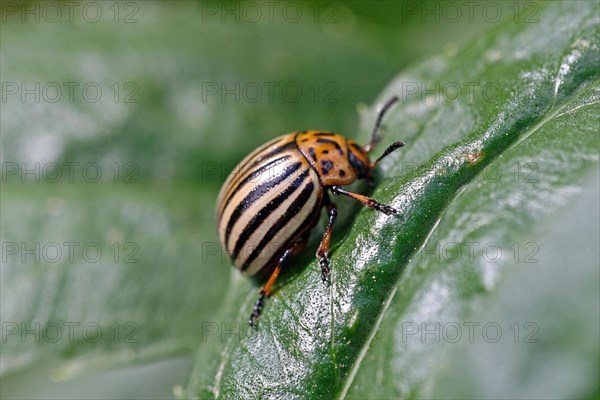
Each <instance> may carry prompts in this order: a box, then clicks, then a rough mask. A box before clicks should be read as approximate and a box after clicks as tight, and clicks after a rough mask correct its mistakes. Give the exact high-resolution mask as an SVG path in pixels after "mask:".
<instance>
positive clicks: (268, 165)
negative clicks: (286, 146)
mask: <svg viewBox="0 0 600 400" xmlns="http://www.w3.org/2000/svg"><path fill="white" fill-rule="evenodd" d="M290 157H292V156H291V155H290V154H288V155H285V156H283V157H279V158H276V159H274V160H272V161H269V162H268V163H266V164H265V165H263V166H262V167H260V168H259V169H257V170H255V171H254V172H252V173H251V174H250V175H248V176H247V177H245V178H244V180H242V181H241V182H240V183H238V184H237V185H236V186H235V188H234V189H233V191H232V192H231V194H230V195H229V197H227V199H226V201H225V203H224V204H223V211H225V209H226V208H227V206H228V205H229V202H231V199H232V198H233V197H234V196H235V194H236V193H237V192H239V190H240V189H241V188H242V187H243V186H244V185H246V184H247V183H248V182H250V181H252V180H254V179H256V178H258V177H259V176H261V175H262V174H264V173H265V172H266V171H268V170H269V168H273V166H274V165H276V164H279V163H281V162H283V161H285V160H287V159H289V158H290ZM221 216H222V215H221ZM220 222H221V221H219V223H220Z"/></svg>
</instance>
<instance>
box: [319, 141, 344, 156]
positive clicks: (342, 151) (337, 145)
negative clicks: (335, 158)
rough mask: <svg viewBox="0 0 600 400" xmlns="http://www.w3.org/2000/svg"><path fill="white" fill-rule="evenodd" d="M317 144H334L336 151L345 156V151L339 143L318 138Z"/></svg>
mask: <svg viewBox="0 0 600 400" xmlns="http://www.w3.org/2000/svg"><path fill="white" fill-rule="evenodd" d="M317 143H327V144H332V145H334V146H335V149H336V150H337V151H339V152H340V154H341V155H344V150H342V148H341V147H340V145H339V144H338V142H336V141H335V140H331V139H323V138H318V139H317Z"/></svg>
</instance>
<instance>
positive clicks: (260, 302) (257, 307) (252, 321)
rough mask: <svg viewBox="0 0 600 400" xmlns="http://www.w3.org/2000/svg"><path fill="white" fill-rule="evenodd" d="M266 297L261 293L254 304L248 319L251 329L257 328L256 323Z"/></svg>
mask: <svg viewBox="0 0 600 400" xmlns="http://www.w3.org/2000/svg"><path fill="white" fill-rule="evenodd" d="M266 297H267V296H266V294H265V293H263V292H261V294H260V297H259V298H258V300H256V303H254V310H252V314H250V319H249V320H248V324H249V325H250V327H251V328H254V329H256V327H257V326H258V324H257V323H256V322H257V321H258V318H259V317H260V313H261V311H262V308H263V303H264V301H265V298H266Z"/></svg>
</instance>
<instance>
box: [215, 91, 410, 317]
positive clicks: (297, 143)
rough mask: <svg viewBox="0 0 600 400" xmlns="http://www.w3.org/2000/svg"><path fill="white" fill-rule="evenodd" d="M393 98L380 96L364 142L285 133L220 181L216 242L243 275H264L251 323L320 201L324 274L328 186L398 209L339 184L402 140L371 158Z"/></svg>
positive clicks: (366, 174)
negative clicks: (381, 103)
mask: <svg viewBox="0 0 600 400" xmlns="http://www.w3.org/2000/svg"><path fill="white" fill-rule="evenodd" d="M397 100H398V98H397V97H393V98H392V99H390V100H389V101H388V102H386V103H385V104H384V106H383V107H382V109H381V111H380V112H379V114H378V116H377V120H376V123H375V127H374V129H373V132H372V134H371V140H370V142H369V143H368V144H367V145H366V146H360V145H359V144H358V143H356V142H355V141H354V140H350V139H346V138H345V137H344V136H342V135H339V134H336V133H332V132H327V131H315V130H311V131H303V132H293V133H289V134H287V135H283V136H279V137H277V138H275V139H273V140H271V141H269V142H267V143H265V144H264V145H262V146H260V147H258V148H257V149H256V150H254V151H253V152H252V153H250V154H249V155H248V156H247V157H246V158H244V159H243V160H242V161H241V162H240V163H239V164H238V165H237V166H236V167H235V168H234V169H233V171H232V173H231V174H230V175H229V177H228V178H227V180H226V181H225V183H224V184H223V187H222V188H221V191H220V193H219V197H218V199H217V205H216V214H217V227H218V233H219V240H220V242H221V246H222V248H223V249H224V250H225V253H226V254H227V255H228V256H229V258H230V259H231V261H232V262H233V264H234V265H235V266H236V267H237V268H239V269H240V270H241V272H242V273H243V274H244V275H246V276H254V277H259V278H264V277H267V276H268V277H269V279H268V280H267V281H266V282H265V283H264V284H263V286H262V287H261V290H260V296H259V299H258V300H257V302H256V303H255V305H254V309H253V312H252V314H251V316H250V321H249V323H250V325H251V326H255V322H256V320H257V319H258V317H259V316H260V314H261V310H262V307H263V303H264V300H265V299H266V298H267V297H269V296H270V294H271V289H272V287H273V284H274V283H275V280H276V279H277V276H278V275H279V272H280V270H281V268H282V267H283V266H284V264H285V263H286V261H287V260H288V259H289V257H290V256H292V255H294V254H297V253H298V252H300V251H302V250H303V249H304V247H305V245H306V240H307V238H308V235H309V233H310V231H311V230H312V228H313V227H314V226H315V225H316V223H317V221H318V219H319V216H320V214H321V209H323V208H325V209H326V210H327V215H328V224H327V229H326V231H325V233H324V235H323V239H322V240H321V243H320V245H319V248H318V250H317V253H316V256H317V259H318V262H319V265H320V267H321V279H322V280H323V283H328V282H329V272H330V267H329V244H330V240H331V234H332V230H333V224H334V222H335V219H336V217H337V206H336V205H335V203H333V202H332V201H331V196H330V194H329V193H330V192H331V193H332V194H333V195H344V196H347V197H350V198H351V199H353V200H356V201H358V202H360V203H362V204H363V205H365V206H367V207H369V208H372V209H374V210H377V211H380V212H383V213H385V214H388V215H389V214H396V213H397V210H396V209H395V208H393V207H390V206H388V205H385V204H382V203H379V202H378V201H376V200H374V199H372V198H370V197H367V196H364V195H361V194H358V193H353V192H350V191H347V190H345V189H343V188H342V186H346V185H349V184H351V183H353V182H354V181H356V180H357V179H365V180H367V182H371V181H372V172H373V168H375V166H376V165H377V163H378V162H379V161H380V160H381V159H382V158H383V157H385V156H387V155H388V154H390V153H391V152H392V151H394V150H396V149H398V148H400V147H402V146H404V143H403V142H402V141H397V142H395V143H393V144H391V145H390V146H389V147H388V148H387V149H386V150H385V151H384V153H383V155H382V156H381V157H379V158H378V159H377V160H376V161H375V162H371V161H370V160H369V156H368V153H369V152H370V151H371V150H372V149H373V148H374V146H375V145H376V144H377V142H379V140H380V139H381V137H380V135H379V128H380V126H381V121H382V118H383V115H384V114H385V112H386V111H387V109H388V108H389V107H390V106H391V105H392V104H393V103H394V102H396V101H397Z"/></svg>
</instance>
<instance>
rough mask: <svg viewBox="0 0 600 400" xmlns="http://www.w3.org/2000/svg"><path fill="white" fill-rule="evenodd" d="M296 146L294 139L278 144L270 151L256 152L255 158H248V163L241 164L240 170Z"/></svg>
mask: <svg viewBox="0 0 600 400" xmlns="http://www.w3.org/2000/svg"><path fill="white" fill-rule="evenodd" d="M295 148H297V146H296V142H295V141H294V140H292V141H291V142H287V143H286V144H283V145H279V146H277V147H276V148H274V149H273V150H271V151H269V152H268V153H263V152H260V153H258V154H256V156H255V158H251V159H250V160H248V162H247V163H246V164H244V165H240V168H239V171H240V172H242V170H243V169H244V170H248V169H250V168H252V167H254V166H255V165H258V164H259V163H261V162H262V161H263V160H266V159H267V158H269V157H273V156H275V155H277V154H279V153H282V152H284V151H286V150H291V149H295ZM248 165H249V167H248V168H246V166H248Z"/></svg>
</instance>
